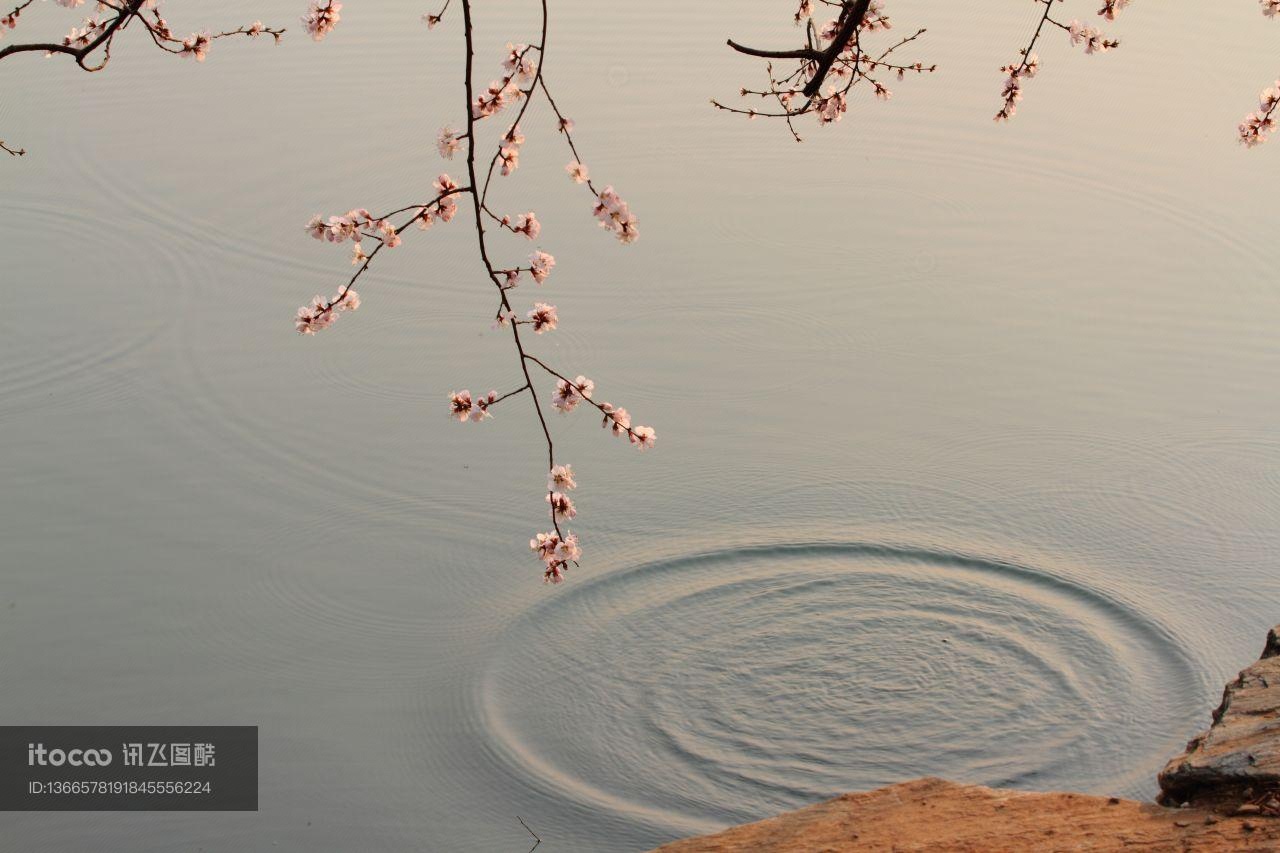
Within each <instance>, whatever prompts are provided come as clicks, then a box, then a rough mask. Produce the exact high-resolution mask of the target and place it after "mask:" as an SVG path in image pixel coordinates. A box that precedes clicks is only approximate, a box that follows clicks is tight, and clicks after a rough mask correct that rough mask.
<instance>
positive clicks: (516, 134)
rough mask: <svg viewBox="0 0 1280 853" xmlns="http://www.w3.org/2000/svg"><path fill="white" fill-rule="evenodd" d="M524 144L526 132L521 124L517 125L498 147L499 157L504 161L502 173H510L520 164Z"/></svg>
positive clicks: (508, 132)
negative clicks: (521, 129) (522, 131)
mask: <svg viewBox="0 0 1280 853" xmlns="http://www.w3.org/2000/svg"><path fill="white" fill-rule="evenodd" d="M523 144H524V134H523V133H521V132H520V126H519V125H515V126H513V127H512V128H511V129H510V130H509V131H507V133H506V135H505V136H503V137H502V146H501V147H500V148H499V149H498V159H499V160H501V161H502V174H503V175H504V176H505V175H510V174H511V173H512V172H514V171H515V170H516V167H517V166H519V165H520V146H521V145H523Z"/></svg>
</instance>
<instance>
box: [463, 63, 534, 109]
mask: <svg viewBox="0 0 1280 853" xmlns="http://www.w3.org/2000/svg"><path fill="white" fill-rule="evenodd" d="M534 50H539V48H536V47H530V46H529V45H525V44H508V45H507V55H506V57H505V58H504V59H503V60H502V69H503V72H504V73H503V75H502V77H501V78H500V79H498V80H494V81H493V82H492V83H490V84H489V88H488V89H486V90H485V91H484V92H483V93H482V94H479V95H476V96H475V99H474V101H473V102H472V105H471V117H472V118H473V119H482V118H487V117H488V116H491V115H496V114H497V113H498V112H500V111H501V110H502V108H503V107H505V106H507V105H508V104H510V103H514V102H516V101H519V100H521V99H522V98H524V97H525V94H526V92H525V90H524V89H522V88H520V83H525V84H531V83H533V81H534V80H535V79H536V76H537V73H538V63H537V61H536V60H534V59H533V58H532V57H531V56H530V55H529V54H530V53H531V52H532V51H534Z"/></svg>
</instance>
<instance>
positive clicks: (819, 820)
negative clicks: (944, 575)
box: [658, 779, 1280, 853]
mask: <svg viewBox="0 0 1280 853" xmlns="http://www.w3.org/2000/svg"><path fill="white" fill-rule="evenodd" d="M1210 817H1215V818H1216V819H1215V820H1212V821H1211V820H1210ZM1246 823H1249V824H1250V825H1249V827H1248V828H1246V827H1245V824H1246ZM1126 848H1134V849H1141V850H1171V851H1172V850H1179V851H1206V853H1207V851H1213V852H1214V853H1217V851H1229V850H1230V851H1235V850H1272V851H1274V850H1277V849H1280V820H1266V819H1263V820H1256V819H1255V820H1253V821H1246V820H1244V819H1242V818H1232V817H1216V816H1213V815H1211V814H1210V813H1209V812H1205V811H1201V810H1200V809H1196V808H1188V809H1168V808H1162V807H1161V806H1158V805H1156V804H1154V803H1138V802H1134V801H1133V800H1118V801H1117V800H1116V799H1115V798H1114V797H1113V798H1110V799H1108V798H1107V797H1092V796H1086V795H1083V794H1065V793H1058V794H1034V793H1026V792H1021V791H1008V790H999V789H994V788H984V787H982V786H980V785H959V784H956V783H955V782H947V781H944V780H942V779H917V780H914V781H911V782H903V783H901V784H898V785H890V786H888V787H887V788H879V789H877V790H874V791H868V792H866V793H861V794H845V795H843V796H840V797H836V798H835V799H834V800H828V801H827V802H825V803H818V804H817V805H814V806H809V807H808V808H804V809H800V810H798V811H794V812H789V813H787V814H784V815H780V816H778V817H775V818H770V819H768V820H762V821H760V822H758V823H750V824H746V825H744V826H738V827H734V828H733V829H729V830H726V831H725V832H722V833H720V834H718V835H708V836H704V837H701V838H690V839H686V840H684V841H676V842H674V843H672V844H668V845H666V846H665V847H660V848H658V850H660V851H662V853H746V851H759V852H760V853H770V851H773V852H774V853H783V851H785V853H801V851H803V853H818V851H829V853H843V852H844V851H890V850H892V851H901V853H907V851H917V853H944V851H946V853H1013V851H1029V850H1035V851H1044V852H1045V853H1054V851H1068V850H1072V851H1080V850H1085V851H1090V850H1092V851H1103V850H1124V849H1126Z"/></svg>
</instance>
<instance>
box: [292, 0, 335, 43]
mask: <svg viewBox="0 0 1280 853" xmlns="http://www.w3.org/2000/svg"><path fill="white" fill-rule="evenodd" d="M341 10H342V4H341V3H339V2H338V0H326V2H323V3H322V2H320V0H312V2H311V6H310V7H309V8H308V9H307V14H306V15H304V16H303V18H302V27H303V29H305V30H306V31H307V34H308V35H309V36H311V38H313V39H315V40H316V41H321V40H323V39H324V37H325V36H326V35H328V34H329V33H330V32H332V31H333V28H334V27H336V26H337V25H338V21H339V20H341V18H342V16H341V15H339V14H338V13H339V12H340V11H341Z"/></svg>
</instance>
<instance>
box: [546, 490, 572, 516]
mask: <svg viewBox="0 0 1280 853" xmlns="http://www.w3.org/2000/svg"><path fill="white" fill-rule="evenodd" d="M547 503H549V504H551V511H552V512H553V513H555V516H556V519H557V520H558V521H571V520H572V519H574V518H576V517H577V516H578V510H577V508H576V507H575V506H574V505H573V501H572V500H571V499H570V498H569V496H568V495H566V494H563V493H561V492H548V493H547Z"/></svg>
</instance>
